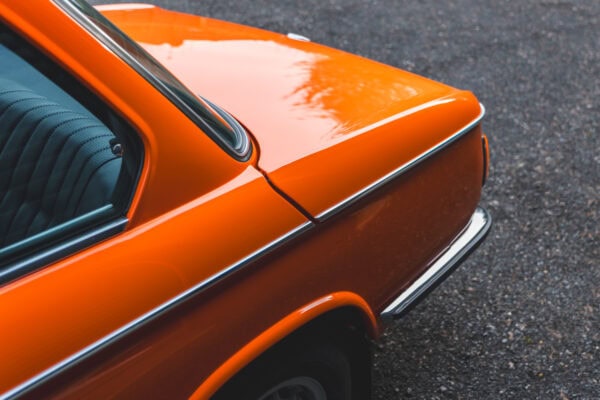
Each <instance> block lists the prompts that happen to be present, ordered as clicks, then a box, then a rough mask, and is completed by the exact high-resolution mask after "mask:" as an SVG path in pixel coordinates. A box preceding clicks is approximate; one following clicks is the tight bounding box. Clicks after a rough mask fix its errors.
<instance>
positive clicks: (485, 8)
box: [96, 0, 600, 400]
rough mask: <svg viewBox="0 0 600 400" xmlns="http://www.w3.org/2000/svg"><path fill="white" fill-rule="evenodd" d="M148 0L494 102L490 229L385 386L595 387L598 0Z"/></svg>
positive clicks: (393, 341) (452, 392) (444, 393)
mask: <svg viewBox="0 0 600 400" xmlns="http://www.w3.org/2000/svg"><path fill="white" fill-rule="evenodd" d="M96 3H98V1H97V2H96ZM153 3H156V4H159V5H162V6H163V7H166V8H170V9H176V10H181V11H187V12H191V13H196V14H202V15H205V16H210V17H215V18H220V19H225V20H229V21H234V22H239V23H243V24H247V25H252V26H257V27H261V28H265V29H269V30H274V31H278V32H282V33H288V32H295V33H298V34H301V35H304V36H308V37H310V38H311V39H312V40H313V41H315V42H319V43H323V44H326V45H329V46H332V47H336V48H340V49H343V50H346V51H349V52H352V53H356V54H360V55H362V56H365V57H369V58H372V59H375V60H378V61H381V62H384V63H387V64H391V65H394V66H397V67H400V68H403V69H407V70H410V71H413V72H416V73H418V74H421V75H425V76H427V77H430V78H433V79H436V80H439V81H442V82H445V83H448V84H450V85H453V86H456V87H459V88H463V89H468V90H471V91H473V92H474V93H475V94H476V95H477V96H478V98H479V99H480V101H481V102H482V103H483V104H484V105H485V106H486V108H487V116H486V118H485V121H484V130H485V132H486V133H487V134H488V137H489V139H490V145H491V149H492V168H491V176H490V179H489V181H488V183H487V185H486V187H485V188H484V194H483V199H482V204H483V205H484V206H485V207H487V208H488V209H489V211H490V212H491V214H492V216H493V218H494V226H493V228H492V232H491V233H490V235H489V236H488V239H487V241H486V242H485V243H484V244H483V245H482V246H481V247H480V248H479V249H478V250H477V252H476V253H475V254H473V255H472V256H471V258H470V259H469V260H468V261H467V262H466V263H465V264H463V266H462V267H461V268H460V269H458V270H457V271H456V272H455V273H454V274H453V275H452V276H451V277H450V278H449V279H448V280H447V281H446V282H444V283H443V284H442V285H441V286H440V287H439V288H437V289H436V290H435V291H434V292H432V293H431V295H430V296H429V297H428V298H427V299H426V300H425V301H424V302H423V303H421V304H420V305H419V306H417V307H416V308H415V309H414V310H413V311H412V312H411V313H410V314H409V315H408V316H406V317H405V318H403V319H401V320H399V321H397V322H395V323H393V324H392V325H391V326H390V327H389V329H388V330H387V332H386V334H385V335H384V337H383V338H382V340H381V341H380V342H379V343H378V345H377V347H376V351H375V360H374V386H375V388H374V390H375V395H374V398H375V399H378V400H387V399H403V398H415V399H561V400H566V399H598V398H600V310H599V308H600V286H599V285H600V130H599V120H600V1H598V0H577V1H576V0H563V1H559V0H537V1H524V0H512V1H509V0H498V1H491V0H490V1H480V0H451V1H443V2H441V1H435V0H420V1H414V0H320V1H291V0H270V1H267V0H256V1H243V2H240V1H231V0H202V1H192V0H189V1H175V0H173V1H169V0H165V1H155V2H153Z"/></svg>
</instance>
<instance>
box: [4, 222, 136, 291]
mask: <svg viewBox="0 0 600 400" xmlns="http://www.w3.org/2000/svg"><path fill="white" fill-rule="evenodd" d="M90 214H91V213H90ZM128 222H129V220H128V219H127V218H118V219H116V220H114V221H111V222H108V223H106V224H104V225H102V226H100V227H98V228H96V229H92V230H90V231H88V232H85V233H83V234H81V235H79V236H77V237H74V238H73V239H71V240H68V241H66V242H64V243H60V244H58V245H56V246H54V247H50V248H49V249H46V250H44V251H42V252H40V253H36V254H34V255H33V256H31V257H29V258H25V259H24V260H20V261H17V262H16V263H14V264H12V265H9V266H8V267H6V268H2V269H1V270H0V285H3V284H5V283H6V282H9V281H11V280H13V279H15V278H17V277H20V276H22V275H24V274H27V273H30V272H32V271H34V270H36V269H38V268H40V267H43V266H44V265H47V264H48V263H50V262H53V261H57V260H59V259H61V258H63V257H65V256H67V255H69V254H72V253H74V252H76V251H78V250H82V249H84V248H86V247H88V246H89V245H91V244H94V243H97V242H99V241H101V240H104V239H107V238H109V237H111V236H112V235H115V234H117V233H119V232H122V231H123V230H124V229H125V226H126V225H127V223H128Z"/></svg>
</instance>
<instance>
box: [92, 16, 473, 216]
mask: <svg viewBox="0 0 600 400" xmlns="http://www.w3.org/2000/svg"><path fill="white" fill-rule="evenodd" d="M101 10H102V11H103V12H104V14H105V15H106V16H107V17H108V18H109V19H111V20H112V21H113V22H114V23H115V24H116V25H117V26H119V27H120V28H121V29H123V30H124V31H125V32H126V33H127V34H128V35H130V36H131V37H132V38H133V39H135V40H136V41H138V42H139V43H140V44H142V45H143V47H144V48H145V49H146V50H148V51H149V52H150V53H151V54H152V55H153V56H155V57H156V58H157V59H158V60H160V61H161V62H162V63H163V64H164V65H166V66H167V67H168V68H169V69H170V70H171V71H173V72H174V73H175V75H176V76H178V77H179V78H180V79H181V80H182V81H183V82H184V83H185V84H186V85H187V86H188V87H190V88H191V89H192V90H193V91H194V92H196V93H199V94H201V95H202V96H205V97H207V98H209V99H211V100H212V101H214V102H216V103H218V104H220V105H221V106H223V107H224V108H226V109H227V110H228V111H230V112H231V113H232V114H233V115H234V116H235V117H236V118H238V119H239V120H240V121H241V122H242V123H243V124H244V125H245V126H246V127H247V128H248V129H249V130H250V132H251V133H252V134H253V135H254V136H255V137H256V139H257V141H258V143H259V147H260V158H259V166H260V168H261V169H262V170H264V171H265V172H266V173H267V174H268V175H269V178H270V179H271V180H272V181H273V182H274V183H275V184H276V185H277V186H278V187H279V188H280V189H282V190H283V191H284V192H285V193H287V194H288V195H289V196H291V197H292V198H293V199H295V200H296V201H297V202H298V203H299V204H300V205H301V206H302V207H303V208H304V209H306V210H307V211H309V212H310V213H311V214H312V215H313V216H316V215H319V214H321V213H322V212H324V211H325V210H327V209H329V208H330V207H332V206H334V205H335V204H337V203H339V202H341V201H343V200H344V199H345V198H347V197H349V196H351V195H353V194H354V193H356V192H358V191H360V190H361V189H362V188H363V187H364V186H365V184H364V182H372V181H375V180H376V179H377V178H378V177H380V176H382V175H385V174H386V173H388V172H390V171H392V170H394V169H395V168H396V167H398V166H399V165H401V164H403V162H405V161H408V160H410V159H412V158H414V157H416V156H418V155H419V154H421V153H422V152H424V151H427V150H428V149H429V148H431V147H432V146H434V145H436V144H437V143H439V142H440V141H442V140H443V139H444V138H446V137H447V136H448V135H450V134H452V133H454V132H456V131H457V130H459V129H460V128H462V127H463V126H465V125H467V124H468V123H469V122H471V121H472V120H474V119H475V118H476V117H477V116H478V115H479V113H480V108H479V104H478V103H477V101H476V99H475V98H474V97H473V95H471V94H470V93H467V92H461V91H458V90H456V89H453V88H450V87H448V86H445V85H442V84H440V83H437V82H433V81H431V80H428V79H426V78H423V77H419V76H416V75H414V74H411V73H408V72H405V71H400V70H398V69H395V68H393V67H390V66H387V65H383V64H379V63H376V62H373V61H370V60H366V59H363V58H360V57H357V56H354V55H350V54H347V53H344V52H341V51H337V50H332V49H329V48H326V47H324V46H320V45H317V44H314V43H308V42H301V41H297V40H293V39H290V38H288V37H286V36H283V35H278V34H275V33H272V32H266V31H262V30H259V29H254V28H249V27H243V26H239V25H235V24H231V23H227V22H222V21H216V20H212V19H209V18H203V17H196V16H190V15H186V14H181V13H176V12H171V11H167V10H163V9H160V8H157V7H148V8H141V7H136V8H134V9H132V10H123V7H118V9H116V10H115V9H113V8H111V6H107V7H102V8H101ZM365 165H369V167H368V168H364V166H365ZM324 166H326V167H325V168H324Z"/></svg>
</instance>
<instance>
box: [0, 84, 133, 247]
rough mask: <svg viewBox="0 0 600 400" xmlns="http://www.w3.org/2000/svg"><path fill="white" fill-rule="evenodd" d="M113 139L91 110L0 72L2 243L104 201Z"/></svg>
mask: <svg viewBox="0 0 600 400" xmlns="http://www.w3.org/2000/svg"><path fill="white" fill-rule="evenodd" d="M111 140H115V136H114V134H113V133H112V132H111V131H110V130H108V128H106V127H105V126H104V125H103V124H102V123H100V122H99V121H98V120H96V119H94V118H93V117H91V116H86V115H84V114H82V113H79V112H74V111H71V110H69V109H66V108H65V107H63V106H61V105H60V104H57V103H55V102H53V101H50V100H48V99H47V98H46V97H44V96H42V95H39V94H36V93H34V92H33V91H31V90H29V89H27V88H25V87H23V86H21V85H19V84H16V83H15V82H13V81H10V80H6V79H0V247H4V246H6V245H9V244H11V243H15V242H18V241H19V240H22V239H24V238H27V237H29V236H31V235H34V234H36V233H39V232H42V231H44V230H47V229H49V228H52V227H55V226H57V225H59V224H61V223H63V222H66V221H68V220H70V219H73V218H75V217H77V216H80V215H82V214H85V213H87V212H89V211H92V210H94V209H97V208H99V207H101V206H103V205H106V204H109V203H110V200H111V195H112V193H113V191H114V188H115V185H116V182H117V179H118V176H119V171H120V168H121V158H120V157H119V156H117V155H115V154H113V152H112V150H111Z"/></svg>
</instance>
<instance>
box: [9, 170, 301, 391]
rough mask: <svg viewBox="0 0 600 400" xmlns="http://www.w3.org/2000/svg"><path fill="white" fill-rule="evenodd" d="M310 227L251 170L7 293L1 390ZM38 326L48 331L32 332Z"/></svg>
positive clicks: (26, 279)
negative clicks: (292, 232) (267, 247)
mask: <svg viewBox="0 0 600 400" xmlns="http://www.w3.org/2000/svg"><path fill="white" fill-rule="evenodd" d="M305 222H306V221H305V219H304V218H303V217H302V216H301V215H300V214H299V213H298V212H297V211H296V210H295V209H293V208H292V207H291V206H290V205H289V204H288V203H286V202H285V201H284V200H283V199H282V198H281V197H279V196H278V195H277V194H275V193H274V192H273V191H272V190H271V188H270V187H269V185H268V183H267V182H266V181H265V180H264V178H263V177H262V175H261V174H260V173H259V172H258V171H256V170H255V169H254V168H252V167H249V168H248V169H246V170H245V171H244V172H243V173H242V174H240V175H239V176H238V177H237V178H236V179H234V180H233V181H231V182H229V183H228V184H227V185H224V186H223V187H220V188H218V189H216V190H215V191H213V192H210V193H208V194H207V195H205V196H202V197H200V198H198V199H196V200H194V201H192V202H190V203H187V204H185V205H183V206H181V207H179V208H177V209H175V210H173V211H172V212H170V213H168V214H165V215H164V216H162V217H160V218H158V219H155V220H152V221H150V222H148V223H146V224H143V225H141V226H139V227H137V228H136V229H132V230H130V231H128V232H127V233H125V234H123V235H121V236H118V237H117V238H115V239H112V240H109V241H107V242H105V243H104V244H102V245H99V246H96V247H94V248H93V249H90V250H87V251H83V252H81V253H80V254H78V255H76V256H74V257H71V258H69V259H67V260H65V261H64V262H59V263H57V264H56V265H54V266H51V267H48V268H45V269H42V270H40V271H38V272H37V273H34V274H32V275H30V276H28V277H24V278H22V279H20V280H18V281H15V282H14V283H12V284H8V285H6V286H3V287H2V288H0V299H1V301H0V315H2V326H3V328H2V329H1V330H0V342H1V343H2V346H0V360H11V362H5V363H0V376H1V377H2V379H1V381H0V393H2V392H4V391H6V390H9V389H11V388H12V387H14V386H15V385H17V384H20V383H21V382H23V381H24V380H26V379H28V378H31V377H32V376H33V375H35V374H37V373H40V372H41V371H43V370H45V369H47V368H49V367H51V366H52V365H54V364H56V363H58V362H60V361H62V360H63V359H65V358H67V357H69V356H72V355H73V354H75V353H77V352H78V351H80V350H82V349H83V348H84V347H85V346H87V345H89V344H91V343H94V342H95V341H97V340H99V339H101V338H103V337H105V336H106V335H108V334H110V333H111V332H113V331H115V330H117V329H119V328H122V327H123V326H125V325H127V324H128V323H130V322H131V321H134V320H135V319H136V318H138V317H140V316H141V315H143V314H144V313H146V312H148V311H150V310H152V309H153V308H155V307H157V306H159V305H161V304H163V303H165V302H167V301H169V300H170V299H172V298H173V297H174V296H176V295H179V294H180V293H182V292H185V291H186V290H188V289H189V288H191V287H194V286H195V285H198V284H199V283H200V282H203V281H206V280H207V279H209V278H211V277H214V276H215V275H217V274H220V273H222V270H223V269H225V268H226V267H229V266H232V265H235V264H236V263H238V262H239V261H240V260H243V259H244V258H246V257H247V256H248V255H250V254H252V253H254V252H255V251H256V250H258V249H260V248H262V247H263V246H264V245H265V244H267V243H269V242H272V241H275V240H277V239H278V238H279V237H281V236H282V235H285V234H287V233H288V232H289V231H292V230H294V229H296V228H297V227H298V226H302V225H303V224H304V223H305ZM206 227H210V229H206ZM149 287H152V288H153V289H152V290H148V288H149ZM57 288H60V290H57ZM33 323H34V325H33V326H43V327H44V329H41V330H40V329H26V328H25V327H28V326H32V324H33ZM15 360H19V361H18V362H14V361H15Z"/></svg>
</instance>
